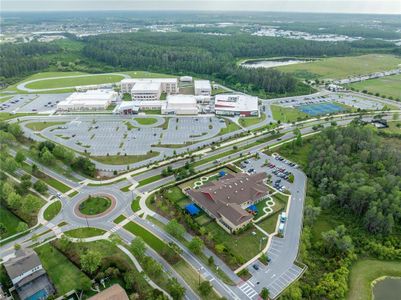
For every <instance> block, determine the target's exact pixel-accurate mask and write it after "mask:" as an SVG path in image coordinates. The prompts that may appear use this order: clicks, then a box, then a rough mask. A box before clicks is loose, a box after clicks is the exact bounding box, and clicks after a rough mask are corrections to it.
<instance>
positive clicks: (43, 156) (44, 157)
mask: <svg viewBox="0 0 401 300" xmlns="http://www.w3.org/2000/svg"><path fill="white" fill-rule="evenodd" d="M40 160H41V162H42V163H44V164H46V165H50V164H51V163H52V162H53V161H54V156H53V154H52V153H51V152H50V151H49V149H47V148H46V147H45V148H43V150H42V151H41V152H40Z"/></svg>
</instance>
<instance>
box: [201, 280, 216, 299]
mask: <svg viewBox="0 0 401 300" xmlns="http://www.w3.org/2000/svg"><path fill="white" fill-rule="evenodd" d="M198 289H199V292H200V294H201V295H202V296H204V297H207V296H208V295H209V294H210V293H211V292H212V289H213V287H212V285H211V284H210V282H209V281H203V282H201V284H200V285H199V288H198Z"/></svg>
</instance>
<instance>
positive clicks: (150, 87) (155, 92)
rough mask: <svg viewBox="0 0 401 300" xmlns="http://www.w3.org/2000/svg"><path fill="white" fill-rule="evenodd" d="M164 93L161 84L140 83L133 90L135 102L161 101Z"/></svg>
mask: <svg viewBox="0 0 401 300" xmlns="http://www.w3.org/2000/svg"><path fill="white" fill-rule="evenodd" d="M161 93H162V87H161V83H160V82H138V83H136V84H135V85H134V86H133V88H132V89H131V97H132V100H133V101H152V100H159V99H160V95H161Z"/></svg>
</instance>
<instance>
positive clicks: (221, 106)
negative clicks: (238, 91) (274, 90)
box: [214, 94, 259, 116]
mask: <svg viewBox="0 0 401 300" xmlns="http://www.w3.org/2000/svg"><path fill="white" fill-rule="evenodd" d="M214 109H215V113H216V115H226V116H258V115H259V105H258V98H257V97H253V96H248V95H232V94H231V95H230V94H220V95H216V96H215V100H214Z"/></svg>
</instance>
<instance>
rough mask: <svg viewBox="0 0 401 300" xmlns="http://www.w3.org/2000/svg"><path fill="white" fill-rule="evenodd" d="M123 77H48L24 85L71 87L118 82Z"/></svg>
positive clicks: (32, 87) (102, 75)
mask: <svg viewBox="0 0 401 300" xmlns="http://www.w3.org/2000/svg"><path fill="white" fill-rule="evenodd" d="M54 77H56V76H54ZM123 78H124V77H123V76H121V75H114V74H97V75H94V76H93V75H90V76H85V77H73V78H68V77H66V78H59V79H52V78H49V79H43V80H41V81H37V82H32V83H29V84H27V85H26V87H27V88H30V89H51V88H63V87H72V86H78V85H91V84H102V83H113V82H119V81H121V80H122V79H123Z"/></svg>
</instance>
